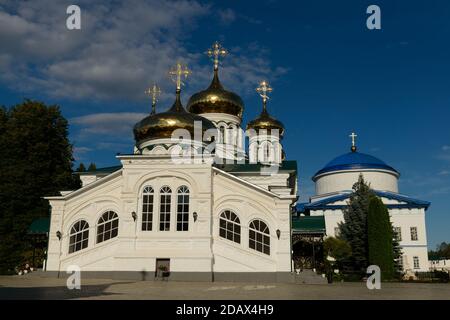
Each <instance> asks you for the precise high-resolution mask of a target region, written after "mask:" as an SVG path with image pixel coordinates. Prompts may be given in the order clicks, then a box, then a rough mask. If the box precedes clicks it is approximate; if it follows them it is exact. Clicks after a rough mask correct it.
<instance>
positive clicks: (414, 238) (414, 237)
mask: <svg viewBox="0 0 450 320" xmlns="http://www.w3.org/2000/svg"><path fill="white" fill-rule="evenodd" d="M410 232H411V241H419V233H418V231H417V227H410Z"/></svg>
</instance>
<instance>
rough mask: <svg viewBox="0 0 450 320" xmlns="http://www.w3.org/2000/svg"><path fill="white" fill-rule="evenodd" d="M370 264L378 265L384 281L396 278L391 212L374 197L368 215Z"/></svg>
mask: <svg viewBox="0 0 450 320" xmlns="http://www.w3.org/2000/svg"><path fill="white" fill-rule="evenodd" d="M367 237H368V249H369V250H368V258H369V264H371V265H377V266H379V267H380V270H381V278H382V279H383V280H389V279H392V278H393V276H394V251H393V246H392V240H393V230H392V224H391V221H390V218H389V211H388V209H387V208H386V206H385V205H384V204H383V201H381V199H380V198H378V197H372V198H371V199H370V202H369V210H368V215H367Z"/></svg>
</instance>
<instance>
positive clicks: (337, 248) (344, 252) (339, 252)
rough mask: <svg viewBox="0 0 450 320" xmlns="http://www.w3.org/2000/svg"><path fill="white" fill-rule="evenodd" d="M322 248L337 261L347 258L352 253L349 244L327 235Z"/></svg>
mask: <svg viewBox="0 0 450 320" xmlns="http://www.w3.org/2000/svg"><path fill="white" fill-rule="evenodd" d="M323 250H324V252H325V254H326V255H328V256H330V257H333V258H334V259H336V261H337V262H341V261H344V260H345V259H348V258H349V257H350V256H351V254H352V248H351V247H350V244H349V243H348V242H347V241H345V240H343V239H339V238H335V237H327V238H326V239H325V240H324V241H323Z"/></svg>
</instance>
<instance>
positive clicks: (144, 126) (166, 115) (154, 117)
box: [133, 90, 216, 144]
mask: <svg viewBox="0 0 450 320" xmlns="http://www.w3.org/2000/svg"><path fill="white" fill-rule="evenodd" d="M195 121H199V122H201V125H202V139H203V133H204V132H205V131H206V130H208V129H216V127H215V126H214V124H213V123H212V122H211V121H209V120H208V119H206V118H204V117H201V116H199V115H196V114H193V113H190V112H187V111H186V110H185V109H184V107H183V105H182V104H181V99H180V91H179V90H177V94H176V99H175V102H174V104H173V105H172V107H171V108H170V109H169V110H168V111H166V112H162V113H157V114H151V115H149V116H147V117H145V118H144V119H142V120H141V121H139V122H138V123H136V125H135V126H134V129H133V132H134V138H135V140H136V143H137V144H139V143H142V142H144V141H147V140H153V139H163V138H169V139H170V138H171V137H172V133H173V131H174V130H176V129H186V130H188V131H189V133H190V134H191V137H193V139H194V138H195V134H194V123H195Z"/></svg>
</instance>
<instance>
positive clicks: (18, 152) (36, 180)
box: [0, 100, 80, 272]
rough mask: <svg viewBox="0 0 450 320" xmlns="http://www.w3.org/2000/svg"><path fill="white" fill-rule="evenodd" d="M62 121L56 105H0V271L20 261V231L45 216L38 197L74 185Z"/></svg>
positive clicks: (24, 242)
mask: <svg viewBox="0 0 450 320" xmlns="http://www.w3.org/2000/svg"><path fill="white" fill-rule="evenodd" d="M72 162H73V158H72V145H71V144H70V143H69V140H68V123H67V120H66V119H64V117H63V116H62V115H61V112H60V109H59V107H58V106H46V105H45V104H43V103H41V102H36V101H31V100H25V101H24V102H23V103H22V104H19V105H16V106H13V107H11V108H10V109H6V108H0V181H1V183H0V235H1V240H0V257H1V259H0V272H7V271H8V270H12V268H14V267H15V266H16V265H17V264H19V263H21V262H23V252H24V251H25V250H26V249H27V245H28V242H27V238H26V232H27V229H28V227H29V226H30V224H31V222H32V221H33V220H34V219H36V218H38V217H48V216H49V205H48V202H47V201H46V200H44V199H42V197H43V196H50V195H57V194H58V191H60V190H70V189H76V188H78V187H79V186H80V181H79V179H78V177H74V176H73V175H72Z"/></svg>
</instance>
